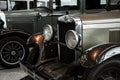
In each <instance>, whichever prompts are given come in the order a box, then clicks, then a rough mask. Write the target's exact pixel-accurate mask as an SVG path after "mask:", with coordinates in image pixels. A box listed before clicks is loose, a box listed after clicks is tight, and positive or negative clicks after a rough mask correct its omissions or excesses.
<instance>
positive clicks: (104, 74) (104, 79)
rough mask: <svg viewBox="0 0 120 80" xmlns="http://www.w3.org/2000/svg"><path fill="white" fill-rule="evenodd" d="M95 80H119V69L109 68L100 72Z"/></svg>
mask: <svg viewBox="0 0 120 80" xmlns="http://www.w3.org/2000/svg"><path fill="white" fill-rule="evenodd" d="M96 80H120V69H119V67H111V68H108V69H105V70H103V71H101V73H100V74H99V75H98V76H97V77H96Z"/></svg>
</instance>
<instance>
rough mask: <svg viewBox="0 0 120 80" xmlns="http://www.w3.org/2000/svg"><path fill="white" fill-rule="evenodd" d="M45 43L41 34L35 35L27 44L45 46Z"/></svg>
mask: <svg viewBox="0 0 120 80" xmlns="http://www.w3.org/2000/svg"><path fill="white" fill-rule="evenodd" d="M43 42H44V36H43V34H41V33H37V34H34V35H32V36H31V37H30V38H29V39H28V40H27V44H30V43H36V44H38V45H40V46H42V45H43Z"/></svg>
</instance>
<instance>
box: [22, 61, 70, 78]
mask: <svg viewBox="0 0 120 80" xmlns="http://www.w3.org/2000/svg"><path fill="white" fill-rule="evenodd" d="M20 67H21V69H22V70H23V71H24V72H26V73H27V74H28V75H29V76H31V77H32V78H33V79H35V80H58V79H59V78H60V77H61V76H63V75H64V73H65V72H66V70H67V68H68V65H66V64H63V63H60V62H58V61H57V60H51V61H50V60H48V61H47V62H44V63H41V65H39V67H33V66H32V65H30V64H26V63H23V62H20Z"/></svg>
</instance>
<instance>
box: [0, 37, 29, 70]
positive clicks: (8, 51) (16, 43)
mask: <svg viewBox="0 0 120 80" xmlns="http://www.w3.org/2000/svg"><path fill="white" fill-rule="evenodd" d="M25 43H26V42H25V41H24V40H22V39H21V38H19V37H16V36H12V37H6V38H4V39H2V40H1V41H0V62H1V64H2V65H3V66H4V67H7V68H13V67H18V66H19V60H24V59H25V58H26V57H27V54H28V48H27V47H26V45H25Z"/></svg>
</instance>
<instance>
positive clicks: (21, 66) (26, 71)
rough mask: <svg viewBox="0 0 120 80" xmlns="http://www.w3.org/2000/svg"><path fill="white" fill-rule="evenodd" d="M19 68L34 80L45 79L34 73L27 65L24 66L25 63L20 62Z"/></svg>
mask: <svg viewBox="0 0 120 80" xmlns="http://www.w3.org/2000/svg"><path fill="white" fill-rule="evenodd" d="M20 68H21V69H22V70H23V71H24V72H25V73H27V74H28V75H29V76H30V77H32V78H33V79H35V80H46V79H44V78H42V77H40V76H38V75H37V74H36V73H35V70H31V69H29V68H28V67H27V66H25V65H24V64H22V63H20Z"/></svg>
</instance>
